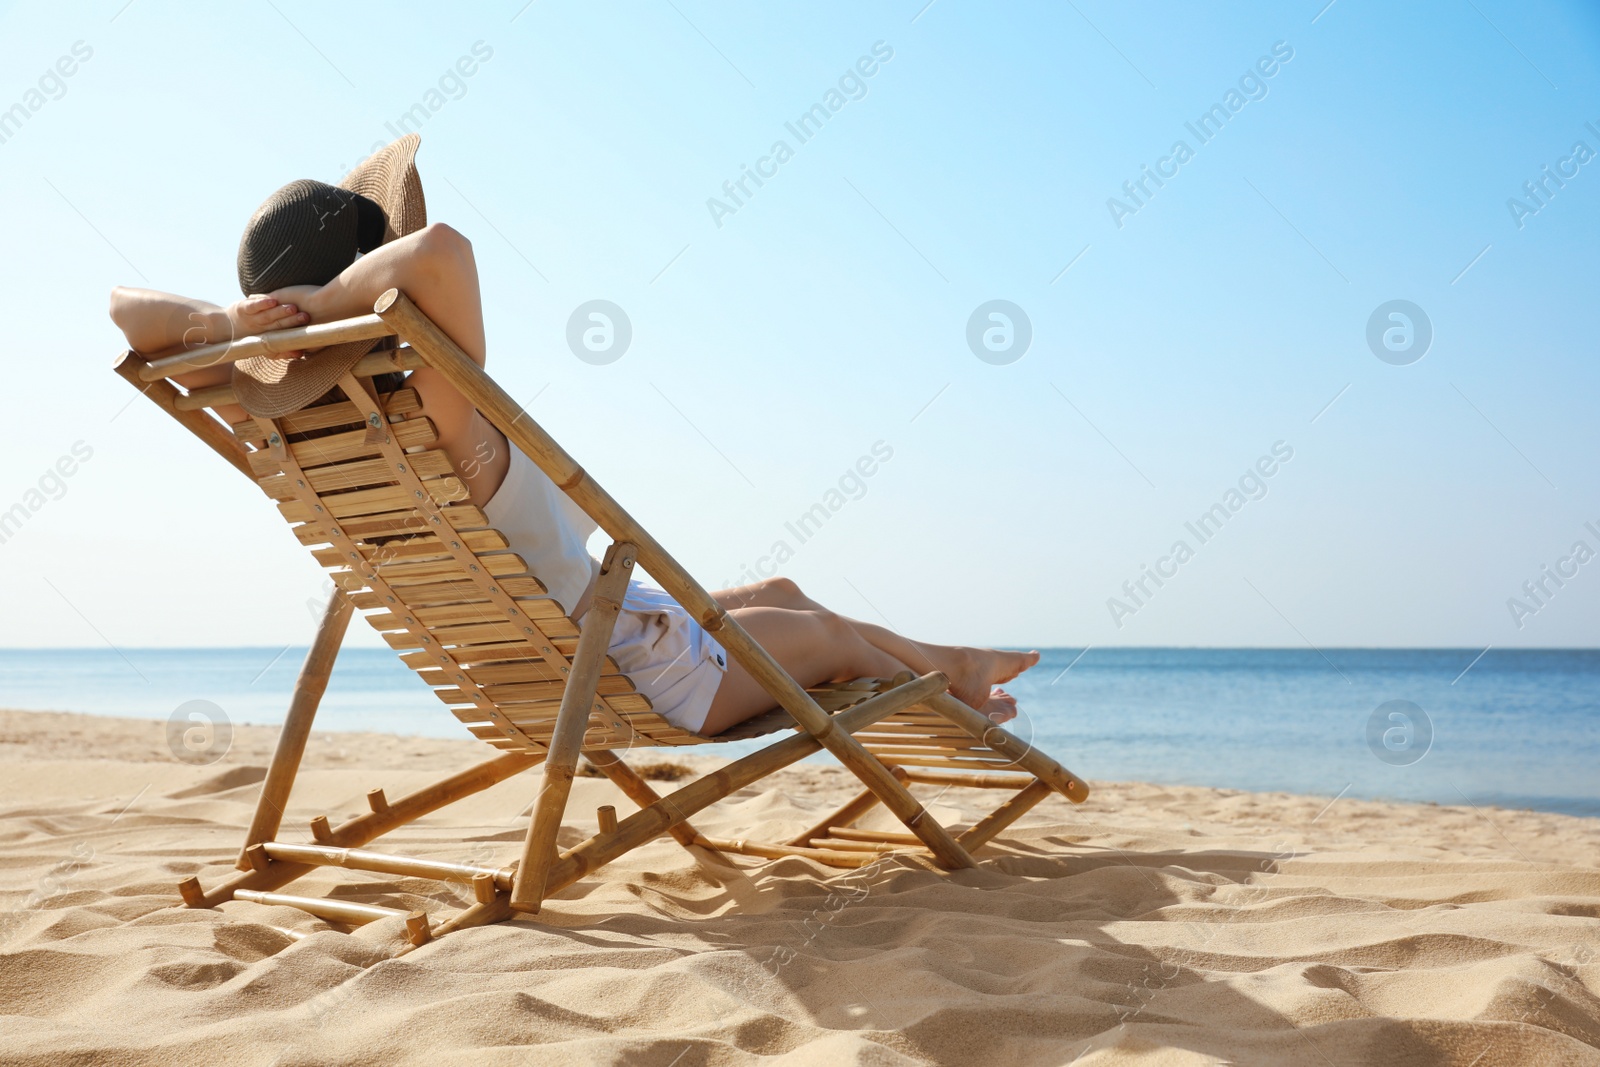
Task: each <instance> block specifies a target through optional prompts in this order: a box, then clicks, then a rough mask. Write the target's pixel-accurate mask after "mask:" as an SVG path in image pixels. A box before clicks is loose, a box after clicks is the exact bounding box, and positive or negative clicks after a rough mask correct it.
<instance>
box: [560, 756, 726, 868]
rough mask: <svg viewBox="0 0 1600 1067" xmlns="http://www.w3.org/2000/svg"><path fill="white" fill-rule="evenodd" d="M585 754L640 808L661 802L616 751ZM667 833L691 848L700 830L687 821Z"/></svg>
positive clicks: (597, 768) (654, 792) (658, 794)
mask: <svg viewBox="0 0 1600 1067" xmlns="http://www.w3.org/2000/svg"><path fill="white" fill-rule="evenodd" d="M585 755H586V757H587V759H588V760H589V762H590V763H592V764H594V766H595V769H596V770H598V771H599V772H600V773H601V774H603V775H605V776H606V777H607V778H609V779H611V784H613V785H615V786H616V787H617V788H618V789H620V790H622V792H623V795H624V796H626V797H627V798H628V799H629V800H631V801H633V802H634V803H635V804H637V805H639V807H640V808H648V807H649V806H650V805H652V804H659V803H660V802H661V794H660V793H657V792H656V791H655V790H654V789H652V788H651V787H650V783H649V782H647V781H645V780H644V779H643V778H641V777H639V772H637V771H635V770H634V769H633V768H632V767H630V766H628V765H627V764H626V763H624V762H623V761H622V759H621V758H620V757H618V756H617V754H616V753H615V752H612V751H611V750H610V749H604V748H602V749H596V750H595V751H593V752H589V753H586V754H585ZM667 833H669V834H671V835H672V837H673V839H674V840H675V841H677V842H678V844H680V845H682V846H683V847H684V848H689V847H690V846H692V845H694V844H695V840H694V839H695V837H696V836H697V835H698V834H699V833H700V831H698V830H696V829H695V828H694V827H693V826H690V825H689V824H688V822H687V821H685V822H680V823H676V824H674V825H673V826H670V827H668V828H667ZM702 847H703V846H702Z"/></svg>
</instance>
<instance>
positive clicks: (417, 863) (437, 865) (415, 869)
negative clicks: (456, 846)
mask: <svg viewBox="0 0 1600 1067" xmlns="http://www.w3.org/2000/svg"><path fill="white" fill-rule="evenodd" d="M259 848H260V849H261V853H262V854H263V855H265V856H266V857H268V858H270V859H274V860H278V861H280V862H283V863H305V864H310V865H312V866H317V867H344V868H346V869H348V870H356V871H374V872H377V873H379V874H399V875H406V876H410V877H414V878H432V879H435V880H437V881H441V882H477V881H479V880H480V879H485V878H487V879H490V880H491V881H492V882H493V883H494V886H495V888H496V889H497V890H508V889H510V888H511V879H512V869H511V868H509V867H478V866H475V865H473V864H469V863H447V862H444V861H442V860H421V859H415V858H413V857H411V856H394V855H390V854H389V853H386V852H368V851H367V850H365V849H359V848H335V847H333V846H331V845H298V844H290V843H288V842H286V841H264V842H262V843H261V845H260V846H259Z"/></svg>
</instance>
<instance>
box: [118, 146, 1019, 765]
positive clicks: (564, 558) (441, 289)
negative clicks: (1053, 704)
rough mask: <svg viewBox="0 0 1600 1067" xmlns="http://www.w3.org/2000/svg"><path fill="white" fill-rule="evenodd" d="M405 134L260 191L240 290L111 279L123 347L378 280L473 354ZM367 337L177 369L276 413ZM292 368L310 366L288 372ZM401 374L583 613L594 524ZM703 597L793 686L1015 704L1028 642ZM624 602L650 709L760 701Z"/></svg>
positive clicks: (787, 589) (642, 593)
mask: <svg viewBox="0 0 1600 1067" xmlns="http://www.w3.org/2000/svg"><path fill="white" fill-rule="evenodd" d="M417 143H418V139H417V137H416V136H415V135H414V134H413V135H409V136H407V137H405V138H402V139H401V140H400V141H397V142H395V143H394V144H392V145H390V146H389V147H388V148H386V149H384V150H383V151H381V152H379V153H377V154H376V155H374V156H373V157H372V158H371V159H369V160H367V161H366V162H365V163H363V164H362V165H361V166H360V167H358V168H357V169H356V171H355V172H353V173H352V174H351V175H350V176H349V177H347V178H346V179H345V180H344V181H343V182H341V183H340V185H339V186H329V185H324V184H322V183H318V182H309V181H301V182H295V183H292V184H291V185H288V186H285V187H284V188H283V189H281V190H279V191H278V192H277V193H275V194H273V197H272V198H270V199H269V200H268V201H267V202H266V203H265V204H263V205H262V207H261V208H260V209H259V210H258V211H257V212H256V214H255V216H254V217H252V219H251V220H250V225H249V227H248V228H247V230H246V232H245V236H244V239H243V241H242V243H241V245H240V251H239V276H240V286H241V289H242V290H243V291H244V292H245V293H247V294H260V295H250V296H246V297H245V298H244V299H243V300H239V301H236V302H234V303H232V304H230V305H228V306H227V307H218V306H216V305H214V304H209V303H206V302H204V301H201V300H192V299H188V298H185V297H179V296H172V295H170V294H166V293H158V292H153V291H150V290H144V289H129V288H118V289H116V290H114V291H113V292H112V294H111V318H112V320H113V321H114V322H116V324H117V325H118V326H119V327H120V328H121V329H122V332H123V333H124V334H125V335H126V337H127V339H128V344H129V346H130V347H132V348H133V349H134V350H135V351H136V352H139V353H141V354H143V355H145V356H147V357H148V356H154V355H158V354H160V355H165V354H169V353H171V352H180V351H183V350H184V349H187V348H195V347H198V346H200V345H205V344H212V343H215V342H218V341H227V340H231V339H233V338H236V337H247V336H252V335H256V334H261V333H264V332H267V331H270V330H281V329H286V328H289V327H294V326H304V325H306V324H308V323H313V322H332V321H335V320H338V319H344V318H349V317H352V316H356V315H365V314H368V313H370V312H371V311H372V305H373V302H374V301H375V300H376V299H377V298H378V296H379V295H380V294H382V293H383V292H384V291H386V290H388V289H399V290H400V291H401V292H403V293H405V294H406V295H407V296H408V297H410V298H411V300H412V301H413V302H414V303H415V304H416V305H417V307H418V308H420V309H421V310H422V312H423V313H424V314H426V315H427V316H428V317H429V318H430V319H432V320H433V321H434V323H435V324H437V325H438V327H439V328H440V329H441V330H443V331H444V332H445V333H447V334H448V335H449V336H450V337H451V339H452V340H454V341H455V343H456V344H457V345H459V346H460V347H461V348H462V349H463V350H464V351H465V352H466V353H467V355H468V356H470V357H471V358H472V359H473V361H474V362H476V363H477V364H478V365H479V366H482V365H483V364H484V360H485V357H486V355H487V352H486V346H485V343H484V328H483V313H482V308H481V305H480V300H479V292H478V273H477V265H476V263H475V262H474V260H473V255H472V245H471V244H470V243H469V242H468V241H467V239H466V238H465V237H463V236H462V235H461V234H460V233H457V232H456V231H455V230H453V229H451V228H450V227H449V226H445V225H442V224H437V223H436V224H434V225H431V226H430V225H427V224H426V220H425V217H424V209H423V201H422V187H421V182H420V179H419V178H418V177H417V173H416V167H415V152H416V147H417ZM371 345H372V342H359V343H357V344H355V345H350V344H345V345H338V346H333V347H331V348H327V349H319V350H316V351H314V352H312V353H303V352H290V353H283V354H280V355H278V356H276V357H259V358H257V359H254V360H248V361H243V362H241V363H240V364H236V365H234V366H233V367H232V368H230V367H228V366H219V367H213V368H208V369H206V370H201V371H195V372H193V373H190V374H185V375H181V376H179V377H178V379H177V380H178V381H179V382H180V383H181V384H182V385H183V386H184V387H185V388H188V389H195V388H203V387H206V386H211V385H220V384H222V383H224V382H227V381H228V380H229V378H230V374H231V375H232V381H233V383H234V388H235V392H236V394H237V395H238V396H239V398H240V401H241V403H243V404H244V405H245V407H239V406H235V405H227V406H222V407H218V408H217V414H218V415H219V416H221V417H222V418H223V419H224V420H226V421H227V422H228V423H229V424H234V423H237V422H239V421H241V420H243V419H244V418H246V417H247V415H248V414H257V415H264V416H274V417H275V416H277V415H281V414H285V413H287V411H291V410H295V409H297V408H300V407H303V406H306V405H307V404H309V403H315V402H316V399H317V398H318V397H320V396H322V395H323V393H325V392H326V391H327V389H328V388H329V387H330V386H331V385H332V383H333V382H334V381H336V380H337V378H338V377H339V376H340V375H342V374H343V373H344V372H345V371H346V370H348V369H349V367H350V366H352V365H353V364H354V361H355V360H356V359H359V358H360V355H361V354H362V353H363V352H365V351H366V350H367V349H368V348H370V347H371ZM335 349H338V350H339V351H337V352H336V351H335ZM330 359H331V360H332V364H333V365H332V366H331V367H330V366H329V361H330ZM319 364H320V369H319ZM301 370H306V371H307V372H309V373H308V374H306V375H301V376H299V378H300V380H297V374H296V372H298V371H301ZM406 385H408V386H409V387H410V388H413V389H415V390H416V392H417V394H418V396H419V397H420V398H421V401H422V409H421V412H420V414H421V415H423V416H425V417H427V418H429V419H431V420H432V421H433V425H434V427H435V428H436V430H437V432H438V446H437V447H439V448H441V449H442V450H443V451H444V452H445V453H446V454H447V455H448V456H449V457H450V460H451V462H452V463H453V464H454V466H455V469H456V470H457V471H458V472H459V473H460V476H461V478H462V481H463V482H464V483H465V485H466V486H467V488H468V490H469V491H470V493H471V496H470V501H471V503H473V504H475V505H477V506H478V507H480V508H482V509H483V511H484V513H485V514H486V515H487V517H488V519H489V521H490V524H491V525H493V526H495V527H497V528H498V529H499V530H500V531H501V532H502V533H503V534H505V536H506V538H507V540H508V541H509V542H510V546H511V548H512V549H513V550H515V551H516V552H517V553H518V554H519V555H521V556H522V557H523V559H524V560H526V561H527V563H528V569H529V571H530V572H532V573H533V574H535V575H537V576H538V577H539V579H540V580H541V581H542V582H543V583H544V584H545V585H546V586H547V587H548V588H549V590H550V593H551V595H553V596H554V597H555V598H556V599H557V600H559V601H560V603H561V606H562V608H563V609H564V610H565V611H566V613H567V614H568V615H570V616H571V617H572V618H573V619H575V620H579V621H581V619H582V616H583V614H584V612H585V611H586V610H587V609H588V603H589V597H590V594H591V592H592V591H593V588H594V583H595V580H596V578H597V576H598V574H599V564H598V562H597V561H596V560H595V559H594V558H593V557H591V556H590V555H589V553H588V550H587V549H586V547H585V545H586V544H587V542H588V539H589V536H590V534H592V533H593V532H594V530H595V529H596V525H595V523H594V521H593V520H591V519H590V518H589V517H588V516H587V515H585V514H584V513H583V511H582V510H580V509H579V508H578V507H577V505H575V504H573V503H572V501H571V500H570V499H568V498H567V496H566V495H565V494H564V493H562V492H561V491H560V490H559V489H557V488H556V486H555V484H554V483H552V482H551V481H550V479H549V478H547V477H546V476H545V475H544V473H543V472H542V471H540V470H539V469H538V468H537V467H536V466H534V464H533V461H532V460H530V459H528V458H527V457H526V456H525V455H523V454H522V453H521V452H520V451H519V450H517V449H514V448H511V447H510V446H509V444H508V443H507V441H506V438H505V435H503V434H502V433H501V432H500V431H499V430H497V429H495V427H494V426H493V425H491V424H490V422H489V420H488V419H486V418H484V416H483V415H481V414H480V413H479V412H478V411H477V410H476V409H475V408H474V407H473V406H472V404H471V403H470V402H469V401H468V400H467V399H466V398H465V397H463V396H462V395H461V394H460V393H459V392H458V391H457V390H456V389H455V387H454V386H452V385H451V384H450V383H449V382H448V381H447V380H446V379H445V378H444V377H442V376H441V375H440V374H439V373H438V372H437V371H434V370H432V369H431V368H424V369H421V370H417V371H413V372H412V373H411V375H410V376H409V377H408V378H407V379H406ZM308 390H309V392H308ZM246 408H248V409H249V410H248V412H247V410H246ZM713 595H714V596H715V597H716V599H717V602H718V603H719V604H721V605H722V606H723V607H724V608H725V609H726V610H727V611H728V612H729V613H730V614H732V615H733V616H734V618H735V619H737V620H738V621H739V623H740V624H741V625H742V626H743V627H744V628H745V629H746V630H748V631H749V632H750V633H751V634H752V635H753V636H754V637H755V639H756V640H757V641H759V642H760V643H761V644H762V645H763V646H765V647H766V649H767V650H768V651H769V652H770V653H771V654H772V655H773V657H774V658H776V659H777V661H778V662H779V663H780V664H782V665H783V667H784V669H785V670H786V671H788V672H789V674H790V675H791V676H793V678H794V679H795V681H797V682H798V683H800V685H802V686H813V685H818V684H820V683H823V682H830V681H840V680H848V679H852V678H859V677H882V678H888V677H891V676H893V675H895V674H896V673H898V672H900V671H902V670H907V669H909V670H913V671H916V672H917V673H924V672H927V671H930V670H938V671H942V672H944V674H945V675H946V676H948V677H949V679H950V691H951V693H952V694H954V695H955V696H956V697H957V698H958V699H959V700H961V701H963V702H964V703H966V704H968V705H969V706H971V707H973V708H977V709H978V710H980V711H982V712H983V713H984V714H986V715H988V716H989V718H991V719H992V720H994V721H995V722H1006V721H1008V720H1010V719H1011V718H1013V717H1014V716H1015V715H1016V701H1015V699H1014V698H1012V697H1011V696H1010V695H1008V694H1007V693H1005V691H1004V690H1001V689H997V688H993V687H994V686H995V685H996V684H997V683H1000V682H1006V681H1009V680H1011V679H1012V678H1015V677H1016V676H1017V675H1018V674H1020V673H1022V672H1023V671H1025V670H1027V669H1028V668H1029V667H1032V666H1033V665H1034V664H1035V663H1037V662H1038V660H1039V654H1038V653H1037V652H1025V653H1024V652H1003V651H999V650H996V649H979V648H961V647H953V646H948V645H933V644H927V643H924V642H921V641H913V640H910V639H908V638H904V637H901V636H899V635H898V634H895V633H893V632H891V631H889V630H886V629H884V628H883V627H881V626H875V625H872V624H871V623H864V622H857V621H855V620H853V619H847V618H844V617H843V616H841V615H837V614H835V613H834V612H832V611H829V610H828V609H827V608H825V607H823V606H822V605H821V604H818V603H816V602H815V601H813V600H811V599H810V598H809V597H807V596H806V595H805V594H804V593H802V592H801V591H800V589H799V587H798V586H796V585H795V583H794V582H792V581H790V580H789V579H787V578H772V579H768V580H767V581H763V582H758V583H756V584H754V585H747V586H741V587H739V588H736V589H725V590H723V591H721V592H719V593H715V594H713ZM622 607H623V610H622V612H621V614H620V615H619V616H618V618H617V623H616V629H615V633H614V634H613V637H612V643H611V649H610V652H611V656H612V658H613V659H615V660H616V662H617V665H618V666H619V667H620V668H621V669H622V670H623V671H624V672H626V673H627V674H628V675H629V676H631V677H632V678H633V679H634V681H635V683H636V684H637V685H638V686H639V688H640V690H641V691H642V692H644V694H645V695H646V696H647V697H649V698H650V701H651V703H652V705H653V706H654V708H655V710H656V712H657V713H658V714H660V715H661V716H662V717H663V718H665V719H667V720H668V721H669V722H672V723H673V724H674V725H676V726H679V727H681V728H683V729H685V730H689V731H691V732H694V733H698V734H702V735H706V736H710V735H713V734H717V733H720V732H722V731H723V730H726V729H728V728H729V727H731V726H734V725H736V724H738V723H740V722H743V721H744V720H746V719H748V718H751V717H752V716H755V715H759V714H761V713H762V712H765V711H768V710H770V709H771V707H772V698H771V697H770V696H768V694H767V692H766V690H765V689H763V688H762V687H761V685H760V684H759V683H758V682H756V680H755V679H754V678H752V677H751V676H750V675H749V674H748V673H747V672H746V671H745V669H744V668H743V667H742V666H740V665H739V664H738V663H736V662H730V661H729V659H728V657H727V655H726V654H725V653H724V652H723V650H722V648H721V646H719V645H718V644H717V642H716V641H715V640H714V639H713V638H712V637H711V635H710V634H708V633H707V632H706V631H705V630H704V629H702V628H701V626H700V624H699V623H698V622H696V621H695V620H694V619H692V618H691V617H690V616H689V615H688V613H687V612H685V611H684V609H683V608H682V607H680V606H679V605H678V604H677V602H676V601H674V600H672V598H671V597H669V596H668V595H667V594H665V593H663V592H662V591H660V590H658V589H654V588H652V587H651V586H648V585H646V584H643V583H641V582H638V581H634V582H633V583H632V584H631V585H630V587H629V590H628V593H627V596H626V598H625V599H624V601H623V605H622Z"/></svg>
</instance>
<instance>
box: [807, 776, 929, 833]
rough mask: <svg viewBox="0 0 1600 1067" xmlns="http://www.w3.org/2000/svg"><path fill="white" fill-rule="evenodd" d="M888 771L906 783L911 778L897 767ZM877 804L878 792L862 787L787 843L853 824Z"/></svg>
mask: <svg viewBox="0 0 1600 1067" xmlns="http://www.w3.org/2000/svg"><path fill="white" fill-rule="evenodd" d="M889 773H890V774H892V775H894V776H895V778H897V779H898V780H899V781H900V782H901V783H907V782H909V781H910V778H911V776H910V775H908V774H906V772H905V771H903V770H901V769H900V768H899V767H894V766H890V767H889ZM877 806H878V794H876V793H874V792H873V791H872V790H870V789H864V790H862V791H861V792H860V793H858V794H856V795H855V796H854V797H851V798H850V799H849V800H847V801H846V802H845V803H844V804H843V806H841V807H840V808H839V809H838V810H837V811H834V812H831V813H829V814H828V815H827V816H825V817H824V818H823V819H822V821H821V822H819V823H817V825H815V826H813V827H812V828H811V829H809V830H807V831H806V832H805V833H803V834H800V835H798V836H797V837H795V838H793V839H792V840H791V841H790V842H789V844H790V845H792V846H797V847H798V846H804V845H809V844H811V842H812V841H814V840H816V839H817V838H819V837H827V836H828V831H829V830H832V829H833V828H834V827H835V826H854V825H855V821H856V820H857V819H859V818H861V816H863V815H865V814H866V813H867V812H869V811H871V810H872V809H873V808H875V807H877Z"/></svg>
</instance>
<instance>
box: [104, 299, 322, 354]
mask: <svg viewBox="0 0 1600 1067" xmlns="http://www.w3.org/2000/svg"><path fill="white" fill-rule="evenodd" d="M111 321H112V322H114V323H116V324H117V327H118V328H119V329H121V330H122V334H123V336H124V337H126V338H127V339H128V345H129V346H130V347H131V348H132V349H133V350H134V351H135V352H138V353H140V354H141V355H155V354H157V353H165V352H166V351H167V350H168V349H173V350H177V351H182V350H184V349H188V348H199V347H200V346H201V345H209V344H215V343H216V342H218V341H231V340H233V339H234V338H236V337H249V336H252V335H254V334H258V333H262V332H264V331H266V330H282V329H285V328H287V327H290V326H304V325H305V324H306V323H308V322H310V321H311V319H310V316H308V315H307V314H305V313H304V312H302V311H301V310H300V309H299V308H298V307H296V306H295V305H294V304H280V303H279V302H278V301H277V300H276V299H275V298H273V297H270V296H250V297H246V298H244V299H243V300H239V301H236V302H234V303H232V304H229V305H228V306H227V307H218V306H217V305H216V304H212V303H209V302H207V301H205V300H196V299H194V298H192V297H187V296H177V295H175V294H173V293H160V292H157V291H155V290H154V289H133V288H129V287H127V286H122V285H119V286H117V287H116V288H115V289H113V290H111Z"/></svg>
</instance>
